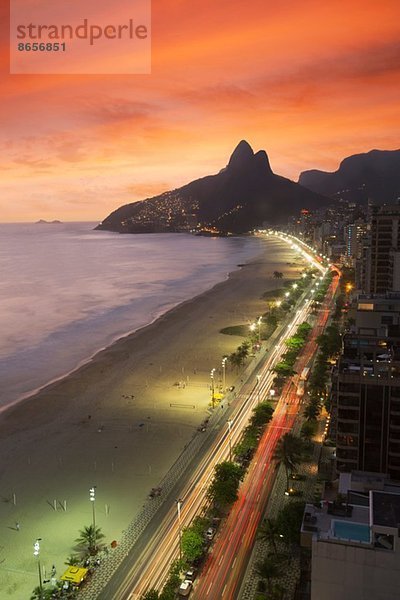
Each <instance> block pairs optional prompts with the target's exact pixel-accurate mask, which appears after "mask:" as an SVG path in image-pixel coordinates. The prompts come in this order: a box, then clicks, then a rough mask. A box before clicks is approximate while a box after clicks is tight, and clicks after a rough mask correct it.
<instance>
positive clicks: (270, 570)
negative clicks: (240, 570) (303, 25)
mask: <svg viewBox="0 0 400 600" xmlns="http://www.w3.org/2000/svg"><path fill="white" fill-rule="evenodd" d="M255 572H256V573H257V575H258V576H259V577H261V579H263V580H265V581H266V582H267V588H268V593H270V592H271V589H272V581H273V580H274V579H277V578H278V577H280V576H281V569H280V568H279V565H278V563H277V562H276V560H274V559H273V558H270V557H268V558H264V559H263V560H260V561H258V562H257V563H256V567H255Z"/></svg>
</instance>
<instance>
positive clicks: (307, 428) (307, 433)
mask: <svg viewBox="0 0 400 600" xmlns="http://www.w3.org/2000/svg"><path fill="white" fill-rule="evenodd" d="M316 432H317V422H316V421H315V420H312V419H310V420H309V421H305V422H304V423H303V425H302V426H301V430H300V437H301V438H302V439H303V440H306V441H310V440H311V438H313V437H314V436H315V434H316Z"/></svg>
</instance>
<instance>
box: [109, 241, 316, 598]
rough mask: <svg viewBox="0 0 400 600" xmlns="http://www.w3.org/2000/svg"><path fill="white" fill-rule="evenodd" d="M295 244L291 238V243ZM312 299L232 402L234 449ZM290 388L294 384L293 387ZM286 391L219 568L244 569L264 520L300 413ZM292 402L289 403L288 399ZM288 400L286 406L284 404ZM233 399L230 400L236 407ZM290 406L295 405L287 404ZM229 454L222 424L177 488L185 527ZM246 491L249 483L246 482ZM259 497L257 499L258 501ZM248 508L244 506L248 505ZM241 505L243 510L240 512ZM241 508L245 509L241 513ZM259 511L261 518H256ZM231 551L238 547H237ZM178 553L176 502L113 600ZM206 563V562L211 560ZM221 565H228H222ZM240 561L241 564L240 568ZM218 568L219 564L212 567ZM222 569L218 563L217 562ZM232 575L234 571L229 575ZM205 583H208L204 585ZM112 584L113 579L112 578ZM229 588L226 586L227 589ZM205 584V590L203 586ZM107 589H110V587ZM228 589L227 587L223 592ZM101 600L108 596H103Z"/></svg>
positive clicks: (135, 593) (157, 578)
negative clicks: (278, 454)
mask: <svg viewBox="0 0 400 600" xmlns="http://www.w3.org/2000/svg"><path fill="white" fill-rule="evenodd" d="M281 239H283V241H285V242H288V239H287V238H286V237H285V236H283V235H282V238H281ZM289 243H291V244H292V240H290V241H289ZM299 251H300V252H301V254H302V255H304V254H306V255H307V257H308V258H307V260H309V262H310V263H311V264H312V265H313V266H314V267H316V268H318V269H319V270H320V271H321V272H322V273H323V274H325V273H326V271H327V269H326V268H324V267H323V266H322V265H321V264H320V263H319V262H318V261H317V260H315V259H314V258H313V257H312V256H311V255H310V254H309V253H307V252H306V251H305V250H303V249H299ZM311 302H312V299H311V298H308V299H306V300H305V301H304V303H303V306H302V307H301V308H300V309H298V310H297V312H296V314H295V315H294V317H293V318H292V320H291V322H290V323H289V324H288V326H287V327H286V328H284V329H283V331H282V332H281V334H280V337H279V340H278V341H277V342H276V344H275V347H274V348H273V349H272V350H270V352H269V355H268V357H267V358H266V360H265V363H264V364H263V365H262V367H261V368H259V369H258V370H257V375H259V376H260V380H259V383H257V378H256V374H254V385H249V384H248V383H246V384H245V385H244V386H243V387H242V389H241V390H240V391H241V395H242V394H244V396H245V400H244V401H243V402H241V403H240V404H239V398H237V399H236V403H237V404H236V406H234V408H233V410H232V413H231V415H230V417H229V418H230V420H232V427H231V444H232V447H233V446H234V445H235V444H236V443H237V442H238V441H239V440H240V438H241V435H242V432H243V429H244V428H245V427H246V426H247V424H248V421H249V418H250V416H251V414H252V411H253V409H254V408H255V406H256V405H257V404H258V399H259V398H265V397H268V394H269V390H270V389H271V386H272V381H273V379H274V377H275V374H274V373H273V372H272V368H273V366H274V365H275V364H276V363H277V362H278V361H279V360H280V358H281V356H282V354H284V352H286V350H287V348H286V346H285V340H286V338H287V337H290V336H291V335H292V334H293V333H294V332H295V330H296V328H297V326H298V325H299V324H300V323H302V322H303V321H304V320H305V319H306V317H307V316H308V314H309V312H310V305H311ZM289 387H291V385H290V386H289ZM289 387H288V391H285V390H286V388H285V389H284V392H283V393H282V394H281V397H280V399H279V401H278V403H277V406H276V408H275V411H274V416H273V419H272V421H271V424H270V425H269V426H268V427H267V430H266V433H268V435H266V434H264V436H263V437H262V438H261V440H260V444H259V448H258V451H257V453H256V457H255V460H254V461H253V462H252V463H251V466H250V471H249V474H248V475H247V477H246V481H248V480H253V477H254V478H255V479H254V480H257V481H258V484H257V486H256V490H255V491H254V493H253V492H252V493H251V494H250V493H249V498H248V500H246V502H245V496H244V495H243V491H242V492H241V495H240V497H239V500H238V502H237V503H236V504H235V510H232V513H231V514H234V513H235V514H236V519H237V520H238V521H237V524H236V526H235V527H233V525H234V523H231V521H232V519H231V517H229V518H228V523H231V525H230V527H229V535H230V536H231V537H229V536H228V537H226V540H225V541H226V542H229V543H227V544H226V545H225V546H224V550H223V553H222V554H219V555H218V560H219V561H220V563H221V568H222V570H224V571H225V572H226V573H228V571H227V570H226V569H227V568H229V572H231V571H232V570H234V571H236V570H237V568H240V569H242V567H243V560H242V558H240V557H241V555H242V552H243V549H242V550H240V548H239V547H240V545H241V544H242V540H246V543H245V544H244V546H243V547H244V548H248V547H249V544H250V543H251V541H252V540H253V539H254V536H255V532H256V529H257V527H258V522H259V518H261V515H260V512H259V511H258V512H257V511H251V512H250V514H249V513H248V508H247V507H248V506H249V504H248V502H249V501H250V502H251V505H252V506H253V507H254V506H255V505H258V504H259V505H260V506H262V505H263V503H264V502H265V499H266V497H267V495H268V494H269V491H270V486H271V482H272V481H273V474H272V473H271V472H269V471H270V457H271V455H272V452H273V449H274V448H275V445H276V443H277V441H278V439H279V437H280V436H281V435H282V433H283V432H284V431H288V430H290V429H291V428H292V427H293V423H294V419H295V416H296V414H297V410H295V411H294V412H293V413H292V412H291V409H292V405H293V404H296V403H297V401H298V398H296V397H294V399H293V398H291V397H290V393H289ZM290 400H292V401H291V402H289V401H290ZM286 403H288V404H286ZM233 404H234V403H232V405H233ZM289 404H290V405H291V406H289ZM228 457H229V434H228V429H227V428H226V427H223V428H222V429H221V430H220V431H219V432H218V433H217V435H216V437H215V439H214V441H213V442H212V443H211V445H210V448H209V449H208V450H207V452H206V454H205V455H204V457H203V458H202V459H201V460H200V461H199V463H198V464H197V466H196V467H195V468H194V471H193V475H192V477H191V480H190V482H188V483H187V484H186V485H184V487H183V488H182V490H181V491H180V492H179V496H177V497H179V498H181V499H182V500H183V504H182V506H181V526H182V527H186V526H188V525H189V524H190V523H191V521H192V520H193V518H194V517H195V516H196V515H198V514H201V512H202V510H203V509H204V507H205V506H206V495H207V491H208V488H209V486H210V484H211V481H212V478H213V475H214V467H215V465H216V464H218V463H219V462H222V461H224V460H228ZM259 470H261V473H263V474H264V477H265V481H266V484H265V482H264V479H263V478H261V479H259V477H260V476H259ZM242 489H245V486H244V485H243V486H242ZM257 497H258V498H259V500H257ZM237 506H238V507H239V511H238V512H237V513H236V507H237ZM245 507H246V510H244V508H245ZM242 509H243V510H242ZM240 511H242V512H240ZM257 515H258V516H257ZM219 537H220V536H218V538H217V542H216V544H215V545H216V546H217V547H219ZM233 549H235V550H234V551H233ZM214 554H215V551H212V553H211V557H212V556H214ZM178 556H179V526H178V519H177V511H176V507H175V505H172V506H171V508H170V510H169V511H168V512H167V514H166V516H165V518H164V519H163V521H162V523H161V524H160V526H159V527H158V529H157V531H156V533H155V534H154V535H153V536H152V538H151V539H150V540H149V542H148V544H147V545H146V547H145V549H144V550H143V552H142V553H141V557H140V560H138V561H137V562H136V563H135V565H134V567H133V569H132V570H131V571H130V572H129V573H128V574H127V575H126V577H125V578H124V580H123V582H122V583H120V584H118V589H115V588H112V597H113V600H128V599H129V600H137V599H139V598H140V596H141V595H142V594H143V593H144V592H146V591H147V590H149V589H152V588H155V589H161V588H162V586H163V584H164V583H165V581H166V579H167V576H168V571H169V568H170V565H171V563H172V561H173V560H174V559H175V558H177V557H178ZM236 558H237V559H238V566H236ZM207 565H208V563H207ZM223 565H228V567H226V568H225V567H224V566H223ZM239 565H240V567H239ZM214 566H215V565H214ZM216 566H217V567H218V564H217V565H216ZM229 577H232V575H229ZM205 582H207V583H205ZM111 584H112V582H111ZM224 586H225V588H226V589H225V588H224ZM224 586H222V587H220V588H219V592H218V593H219V594H220V595H214V590H213V591H212V595H209V596H208V597H209V598H211V599H212V598H215V599H218V600H219V598H222V595H221V594H222V593H224V594H225V596H224V597H232V596H226V594H228V590H229V587H230V586H229V581H228V582H227V581H225V580H224ZM200 587H201V589H202V592H201V593H202V594H203V595H199V593H200V592H198V589H199V588H200ZM206 587H207V589H205V588H206ZM212 587H213V581H212V579H210V578H209V577H208V575H207V574H206V576H205V577H204V583H203V578H202V580H201V583H200V586H198V588H197V589H196V590H195V591H194V593H193V595H194V596H195V597H196V598H199V600H204V598H205V597H206V596H207V590H211V588H212ZM106 590H107V588H106ZM224 590H225V591H224ZM99 597H100V598H106V597H107V596H105V595H104V596H103V595H102V594H100V596H99Z"/></svg>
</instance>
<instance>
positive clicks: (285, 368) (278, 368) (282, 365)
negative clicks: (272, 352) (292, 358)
mask: <svg viewBox="0 0 400 600" xmlns="http://www.w3.org/2000/svg"><path fill="white" fill-rule="evenodd" d="M273 371H274V372H275V373H276V374H277V375H282V376H283V377H288V376H289V375H294V373H295V371H294V370H293V368H292V366H291V365H289V364H288V363H287V362H285V361H281V362H279V363H278V364H277V365H275V367H274V368H273Z"/></svg>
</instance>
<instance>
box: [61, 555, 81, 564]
mask: <svg viewBox="0 0 400 600" xmlns="http://www.w3.org/2000/svg"><path fill="white" fill-rule="evenodd" d="M64 564H66V565H69V566H71V567H77V566H79V565H80V564H81V559H80V557H79V556H78V555H77V554H70V555H69V556H68V558H67V560H66V561H65V563H64Z"/></svg>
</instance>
